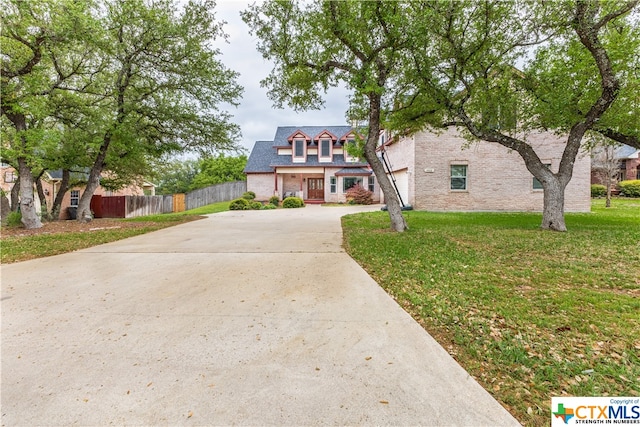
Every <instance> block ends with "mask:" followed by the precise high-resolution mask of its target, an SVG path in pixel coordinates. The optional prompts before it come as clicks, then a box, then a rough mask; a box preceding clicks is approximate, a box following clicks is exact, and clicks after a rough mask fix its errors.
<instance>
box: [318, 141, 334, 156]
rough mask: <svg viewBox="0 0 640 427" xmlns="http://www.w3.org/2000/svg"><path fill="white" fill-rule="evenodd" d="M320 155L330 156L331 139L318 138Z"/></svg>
mask: <svg viewBox="0 0 640 427" xmlns="http://www.w3.org/2000/svg"><path fill="white" fill-rule="evenodd" d="M320 157H331V140H330V139H321V140H320Z"/></svg>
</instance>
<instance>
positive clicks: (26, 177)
mask: <svg viewBox="0 0 640 427" xmlns="http://www.w3.org/2000/svg"><path fill="white" fill-rule="evenodd" d="M18 174H19V177H20V212H21V213H22V224H23V225H24V227H25V228H26V229H33V228H40V227H42V222H41V221H40V218H38V214H37V213H36V205H35V203H34V200H33V175H31V168H30V167H29V165H28V164H27V159H25V158H24V157H19V158H18Z"/></svg>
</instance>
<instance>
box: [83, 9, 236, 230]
mask: <svg viewBox="0 0 640 427" xmlns="http://www.w3.org/2000/svg"><path fill="white" fill-rule="evenodd" d="M104 4H105V8H103V11H104V15H101V16H100V17H99V20H100V21H101V22H103V23H104V25H105V31H104V32H102V33H101V34H100V38H99V40H98V42H99V43H100V44H101V54H102V58H101V61H100V70H99V72H98V73H97V74H96V76H95V79H94V81H93V82H92V83H91V85H90V86H89V88H90V90H89V91H86V93H85V94H84V95H85V96H88V97H89V98H90V99H91V100H92V101H93V103H91V104H90V105H91V108H89V109H85V112H86V115H85V116H84V119H85V120H86V121H88V122H91V125H92V126H91V127H89V126H87V127H86V128H87V129H88V130H89V131H90V132H88V134H87V137H88V138H87V139H88V140H89V141H91V143H90V144H89V146H88V151H89V152H90V153H91V154H92V157H93V164H92V166H91V169H90V172H89V179H88V184H87V187H86V189H85V191H84V193H83V194H82V196H81V198H80V201H79V203H78V212H77V215H78V220H79V221H88V220H90V219H91V212H90V208H89V206H90V201H91V196H92V195H93V192H94V191H95V189H96V188H97V187H98V185H99V183H100V176H101V174H102V172H103V171H104V170H107V171H109V173H110V175H109V176H110V177H113V176H118V175H119V174H122V173H125V172H127V171H132V170H136V169H138V168H142V167H143V166H144V165H145V164H146V159H147V157H148V156H151V157H158V156H162V155H167V154H173V153H180V152H185V151H200V152H203V153H211V152H213V151H216V150H217V151H224V150H229V149H235V148H236V140H237V136H238V134H239V128H238V126H237V125H235V124H233V123H232V122H231V121H230V115H229V114H228V113H227V112H226V111H223V110H221V109H220V106H221V105H222V104H223V103H228V104H231V105H236V104H237V100H238V98H239V96H240V94H241V92H242V88H241V87H240V86H238V84H237V83H236V81H235V79H236V76H237V73H236V72H234V71H231V70H229V69H227V68H226V67H225V66H224V65H223V64H222V63H221V62H220V61H219V60H218V59H217V56H218V55H219V50H218V49H216V48H215V47H214V46H213V43H214V41H215V40H217V39H221V38H224V37H225V35H224V33H223V30H222V23H220V22H218V21H216V19H215V15H214V9H215V2H213V1H210V0H203V1H199V2H196V1H190V2H189V3H188V4H186V6H185V7H184V9H182V10H178V8H177V3H176V2H175V1H172V0H157V1H148V0H130V1H126V2H121V1H118V0H108V1H105V2H104ZM87 94H88V95H87Z"/></svg>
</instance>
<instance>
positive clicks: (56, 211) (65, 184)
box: [51, 169, 71, 220]
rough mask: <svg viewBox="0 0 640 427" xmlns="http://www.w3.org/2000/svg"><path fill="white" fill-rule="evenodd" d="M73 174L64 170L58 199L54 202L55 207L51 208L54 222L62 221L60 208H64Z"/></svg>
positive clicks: (57, 194) (57, 195)
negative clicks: (65, 196) (63, 201)
mask: <svg viewBox="0 0 640 427" xmlns="http://www.w3.org/2000/svg"><path fill="white" fill-rule="evenodd" d="M70 176H71V173H70V172H69V169H63V170H62V181H60V188H59V189H58V192H57V193H56V198H55V200H54V201H53V206H51V217H52V218H53V219H54V220H57V219H60V206H62V200H63V199H64V195H65V194H66V193H67V191H69V180H70V179H71V178H70Z"/></svg>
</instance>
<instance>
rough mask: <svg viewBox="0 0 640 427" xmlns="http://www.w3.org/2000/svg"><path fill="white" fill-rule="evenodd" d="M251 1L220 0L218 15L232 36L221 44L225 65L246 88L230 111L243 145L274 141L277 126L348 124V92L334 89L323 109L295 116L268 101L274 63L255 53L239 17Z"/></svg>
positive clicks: (253, 40) (254, 46) (293, 113)
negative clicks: (266, 84)
mask: <svg viewBox="0 0 640 427" xmlns="http://www.w3.org/2000/svg"><path fill="white" fill-rule="evenodd" d="M250 3H253V0H252V1H246V0H218V4H217V12H216V16H217V18H218V19H219V20H224V21H227V24H226V25H225V27H224V29H225V32H226V33H227V34H228V35H229V43H228V44H221V45H220V49H221V50H222V53H223V56H222V58H221V60H222V62H223V63H224V64H225V65H226V66H227V67H228V68H230V69H232V70H234V71H237V72H239V73H240V77H239V83H240V84H241V85H242V86H243V87H244V95H243V99H242V101H241V103H240V106H239V107H238V108H233V107H231V108H230V109H229V112H230V113H231V114H233V116H234V119H233V120H234V122H235V123H237V124H238V125H240V127H241V130H242V141H241V145H242V146H243V147H245V148H246V149H247V150H251V148H252V147H253V144H254V143H255V142H256V141H265V140H272V139H273V136H274V135H275V133H276V128H277V127H278V126H334V125H344V124H346V120H345V112H346V110H347V105H348V99H347V92H346V91H345V90H344V89H333V90H330V91H329V93H328V94H327V95H326V96H325V105H326V107H325V108H324V109H323V110H311V111H307V112H303V113H296V112H295V111H293V110H292V109H284V110H280V109H276V108H275V107H273V105H272V104H273V103H272V102H271V100H269V99H268V98H267V95H266V93H267V90H266V88H262V87H260V80H262V79H264V78H265V77H266V76H267V75H268V74H269V72H270V71H271V69H272V64H271V63H270V62H268V61H267V60H265V59H263V58H262V55H261V54H260V53H258V52H257V51H256V41H257V39H256V38H255V37H252V36H251V35H250V34H249V27H248V26H247V25H246V24H245V23H244V22H243V21H242V19H241V18H240V11H242V10H245V9H246V8H247V7H248V6H249V4H250Z"/></svg>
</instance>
